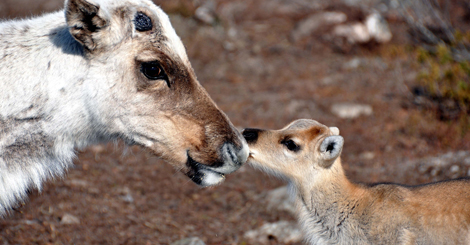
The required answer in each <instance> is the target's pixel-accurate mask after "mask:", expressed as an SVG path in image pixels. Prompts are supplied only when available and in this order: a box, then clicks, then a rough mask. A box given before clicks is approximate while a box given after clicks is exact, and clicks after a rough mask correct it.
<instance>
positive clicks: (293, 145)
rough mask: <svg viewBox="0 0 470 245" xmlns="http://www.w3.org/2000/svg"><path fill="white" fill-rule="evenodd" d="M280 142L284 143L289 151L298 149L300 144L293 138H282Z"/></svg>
mask: <svg viewBox="0 0 470 245" xmlns="http://www.w3.org/2000/svg"><path fill="white" fill-rule="evenodd" d="M281 144H283V145H285V146H286V147H287V149H288V150H289V151H298V150H300V146H298V145H297V144H296V143H295V142H294V141H293V140H283V141H282V142H281Z"/></svg>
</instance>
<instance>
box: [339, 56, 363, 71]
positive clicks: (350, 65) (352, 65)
mask: <svg viewBox="0 0 470 245" xmlns="http://www.w3.org/2000/svg"><path fill="white" fill-rule="evenodd" d="M362 63H364V62H363V61H362V60H361V59H360V58H353V59H351V60H350V61H348V62H346V63H344V64H343V69H345V70H354V69H357V68H359V66H361V64H362Z"/></svg>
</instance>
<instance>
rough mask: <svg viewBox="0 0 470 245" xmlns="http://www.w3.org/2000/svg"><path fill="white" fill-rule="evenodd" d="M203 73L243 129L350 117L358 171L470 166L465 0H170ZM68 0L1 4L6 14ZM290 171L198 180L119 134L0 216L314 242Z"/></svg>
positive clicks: (87, 240)
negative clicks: (211, 182) (301, 218)
mask: <svg viewBox="0 0 470 245" xmlns="http://www.w3.org/2000/svg"><path fill="white" fill-rule="evenodd" d="M155 2H156V4H158V5H160V6H161V7H162V8H163V9H164V10H165V11H166V12H167V13H168V14H169V15H170V19H171V21H172V23H173V26H174V28H175V29H176V32H177V33H178V34H179V35H180V37H181V38H182V40H183V43H184V44H185V46H186V48H187V52H188V55H189V58H190V60H191V62H192V65H193V67H194V70H195V71H196V74H197V75H198V79H199V81H200V82H201V83H202V85H203V86H204V87H205V88H206V89H207V90H208V92H209V94H210V95H211V96H212V98H213V99H214V100H215V101H216V103H217V104H218V105H219V107H220V108H221V109H222V110H223V111H225V112H226V113H227V115H228V116H229V117H230V118H231V120H232V122H233V123H234V124H235V125H236V126H237V127H239V128H240V129H242V128H245V127H260V128H272V129H278V128H281V127H283V126H285V125H286V124H287V123H289V122H291V121H292V120H294V119H297V118H312V119H315V120H317V121H319V122H321V123H323V124H325V125H328V126H337V127H339V129H340V131H341V135H343V136H344V138H345V147H344V150H343V154H342V158H343V165H344V168H345V170H346V173H347V175H348V177H349V178H350V179H351V180H353V181H357V182H398V183H402V184H421V183H426V182H430V181H438V180H444V179H450V178H459V177H465V176H470V151H469V149H470V116H469V113H470V104H469V101H470V63H469V60H470V52H469V50H470V2H469V1H467V0H400V1H398V0H217V1H216V0H207V1H204V0H161V1H157V0H156V1H155ZM62 7H63V1H62V0H2V1H1V2H0V18H1V19H3V20H7V19H12V18H25V17H29V16H37V15H40V14H42V13H45V12H51V11H58V10H60V9H61V8H62ZM285 184H286V183H285V182H282V181H280V180H277V179H275V178H272V177H269V176H267V175H265V174H263V173H261V172H259V171H257V170H255V169H253V168H251V167H250V166H247V165H245V166H243V167H242V168H241V169H240V170H239V171H238V172H236V173H234V174H231V175H229V176H227V179H226V181H225V183H223V185H221V186H217V187H212V188H205V189H203V188H200V187H197V186H196V185H195V184H193V183H192V182H191V181H189V180H188V179H187V178H186V177H185V176H184V175H183V174H181V173H179V172H177V171H176V170H174V169H173V168H172V167H170V166H169V165H168V164H166V163H165V162H163V161H161V160H158V159H157V158H156V157H154V156H152V155H151V154H149V153H147V152H145V151H143V150H142V149H140V148H138V147H126V146H124V145H123V144H122V142H117V143H113V144H108V145H98V146H93V147H90V148H88V149H86V150H84V151H81V152H79V154H78V157H77V159H76V161H75V167H74V168H73V169H70V171H69V172H68V174H67V176H66V177H65V178H63V179H56V180H55V181H54V182H50V183H48V184H47V185H45V188H44V189H43V191H42V192H41V193H38V192H37V191H34V192H32V193H31V194H30V200H29V201H27V202H26V203H25V204H23V205H20V206H18V207H17V208H16V210H15V211H14V212H12V213H11V215H9V216H8V217H6V218H5V219H3V220H0V243H2V244H180V245H181V244H302V243H301V235H300V233H299V231H298V229H297V226H296V223H295V216H294V215H293V213H292V204H291V203H290V202H289V199H288V197H287V194H286V188H285V187H284V186H285Z"/></svg>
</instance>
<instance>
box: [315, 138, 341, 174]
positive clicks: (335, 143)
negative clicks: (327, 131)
mask: <svg viewBox="0 0 470 245" xmlns="http://www.w3.org/2000/svg"><path fill="white" fill-rule="evenodd" d="M343 144H344V139H343V137H341V136H339V135H333V136H328V137H326V138H325V139H324V140H323V142H322V143H321V145H320V165H321V166H322V167H324V168H328V167H330V166H331V165H332V164H333V163H334V162H335V160H336V158H338V157H339V155H340V153H341V150H342V149H343Z"/></svg>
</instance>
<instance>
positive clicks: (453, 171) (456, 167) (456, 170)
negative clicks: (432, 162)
mask: <svg viewBox="0 0 470 245" xmlns="http://www.w3.org/2000/svg"><path fill="white" fill-rule="evenodd" d="M459 171H460V167H459V166H458V165H453V166H452V167H450V172H451V173H453V174H455V173H457V172H459Z"/></svg>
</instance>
